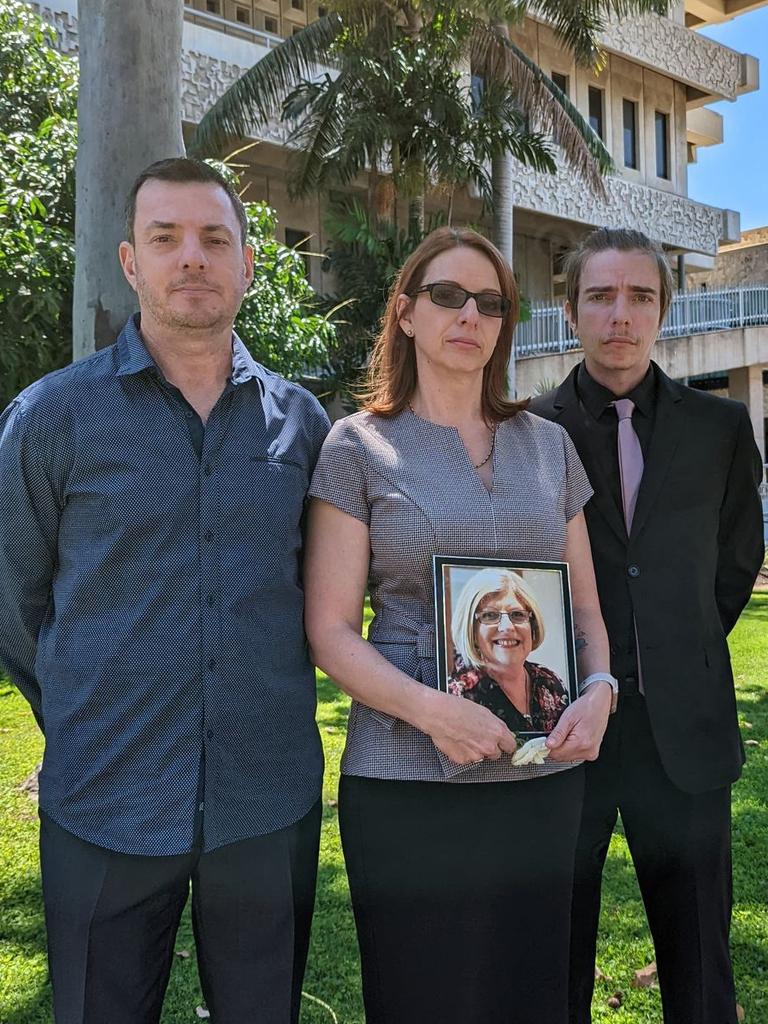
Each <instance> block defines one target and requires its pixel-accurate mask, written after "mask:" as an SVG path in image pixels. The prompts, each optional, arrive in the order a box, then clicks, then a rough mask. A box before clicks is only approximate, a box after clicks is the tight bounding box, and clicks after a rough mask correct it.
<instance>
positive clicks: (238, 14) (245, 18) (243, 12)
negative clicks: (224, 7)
mask: <svg viewBox="0 0 768 1024" xmlns="http://www.w3.org/2000/svg"><path fill="white" fill-rule="evenodd" d="M235 18H236V19H237V21H239V22H240V24H241V25H250V24H251V12H250V11H249V10H248V9H247V8H245V7H236V8H235Z"/></svg>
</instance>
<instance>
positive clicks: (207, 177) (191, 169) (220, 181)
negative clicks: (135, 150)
mask: <svg viewBox="0 0 768 1024" xmlns="http://www.w3.org/2000/svg"><path fill="white" fill-rule="evenodd" d="M147 181H171V182H176V184H179V185H192V184H198V183H202V184H211V185H218V186H219V188H223V189H224V191H225V192H226V193H227V195H228V196H229V201H230V203H232V209H233V210H234V211H235V216H236V217H237V221H238V223H239V225H240V241H241V243H242V244H243V245H245V241H246V238H247V235H248V218H247V216H246V213H245V207H244V206H243V204H242V202H241V201H240V196H239V195H238V194H237V192H235V190H234V189H233V188H232V186H231V185H230V183H229V182H228V181H227V180H226V178H224V177H223V175H221V174H220V173H219V172H218V171H217V170H216V169H215V168H214V167H211V166H210V164H206V163H204V162H203V161H202V160H193V159H191V158H190V157H184V156H174V157H171V158H170V159H168V160H158V161H157V162H156V163H154V164H150V165H149V167H145V168H144V170H143V171H142V172H141V174H140V175H139V176H138V178H137V179H136V180H135V181H134V183H133V185H132V186H131V190H130V192H129V193H128V198H127V199H126V201H125V237H126V238H127V239H128V241H129V242H130V243H131V245H134V243H135V238H134V233H133V225H134V221H135V220H136V196H137V195H138V193H139V189H140V188H141V186H142V185H143V184H144V183H145V182H147Z"/></svg>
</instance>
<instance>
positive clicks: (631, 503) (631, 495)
mask: <svg viewBox="0 0 768 1024" xmlns="http://www.w3.org/2000/svg"><path fill="white" fill-rule="evenodd" d="M613 404H614V406H615V407H616V415H617V416H618V417H619V446H618V447H619V476H620V477H621V502H622V504H623V506H624V522H625V523H626V525H627V534H629V532H630V531H631V529H632V518H633V516H634V514H635V504H636V503H637V492H638V491H639V490H640V481H641V480H642V479H643V449H642V448H641V447H640V439H639V438H638V436H637V434H636V433H635V428H634V427H633V426H632V413H633V412H634V411H635V403H634V402H633V401H632V399H631V398H617V399H616V401H615V402H614V403H613ZM632 624H633V626H634V630H635V645H636V650H637V684H638V688H639V690H640V693H642V694H645V685H644V684H643V670H642V667H641V665H640V642H639V640H638V638H637V622H636V621H635V618H634V616H632Z"/></svg>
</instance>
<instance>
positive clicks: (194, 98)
mask: <svg viewBox="0 0 768 1024" xmlns="http://www.w3.org/2000/svg"><path fill="white" fill-rule="evenodd" d="M181 66H182V72H181V73H182V93H181V103H182V110H183V116H184V120H185V121H189V122H191V123H192V124H197V123H198V122H199V121H200V119H201V118H202V116H203V114H204V113H205V111H206V110H208V109H209V108H210V107H212V106H213V104H214V103H215V102H216V100H217V99H218V98H219V97H220V96H221V95H222V93H224V92H225V91H226V90H227V89H228V88H229V86H230V85H232V83H233V82H236V81H237V79H238V78H239V77H240V76H241V75H242V74H243V72H244V71H246V70H247V69H246V68H241V67H238V65H237V64H228V63H227V62H226V61H222V60H217V59H216V58H215V57H209V56H207V54H204V53H195V52H192V51H190V50H185V51H184V53H183V54H182V58H181ZM253 137H254V138H258V139H260V140H261V141H262V142H274V143H276V144H277V145H281V146H283V145H285V142H286V139H287V137H288V129H287V127H286V125H285V124H283V123H282V122H276V121H273V122H271V123H270V124H269V125H267V127H266V128H263V129H261V130H259V131H258V132H254V133H253Z"/></svg>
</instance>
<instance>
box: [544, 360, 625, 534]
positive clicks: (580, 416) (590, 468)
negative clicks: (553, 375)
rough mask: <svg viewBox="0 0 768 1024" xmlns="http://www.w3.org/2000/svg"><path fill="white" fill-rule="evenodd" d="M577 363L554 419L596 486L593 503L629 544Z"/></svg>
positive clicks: (560, 394)
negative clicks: (597, 447) (597, 445)
mask: <svg viewBox="0 0 768 1024" xmlns="http://www.w3.org/2000/svg"><path fill="white" fill-rule="evenodd" d="M578 369H579V368H578V366H576V367H574V369H573V370H571V372H570V373H569V374H568V376H567V377H566V378H565V380H564V381H563V383H562V384H561V385H560V387H559V388H558V389H557V393H556V395H555V400H554V412H555V420H556V422H558V423H560V425H561V426H563V427H565V429H566V430H567V431H568V433H569V434H570V436H571V439H572V441H573V443H574V444H575V445H576V448H577V450H578V453H579V457H580V458H581V461H582V463H583V464H584V469H585V470H586V471H587V476H588V477H589V481H590V483H591V484H592V486H593V488H594V491H595V493H594V495H593V496H592V503H593V505H594V506H595V507H596V508H597V509H599V511H600V513H601V515H602V516H603V518H604V519H605V521H606V522H607V523H608V525H609V526H610V527H611V529H612V530H613V531H614V532H615V533H616V534H617V536H618V537H619V539H620V540H621V541H622V543H624V544H626V543H627V528H626V526H625V524H624V516H623V514H622V512H621V509H620V508H619V507H618V505H617V504H616V502H615V501H614V500H613V497H612V496H611V488H610V484H609V481H608V476H607V474H606V472H605V468H604V467H603V465H602V464H601V463H600V460H599V459H597V458H596V457H595V454H596V453H595V444H594V438H593V434H592V423H593V421H592V417H591V416H590V414H589V413H588V412H587V410H586V409H585V408H584V406H583V405H582V404H581V402H580V401H579V396H578V392H577V391H576V374H577V372H578Z"/></svg>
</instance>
